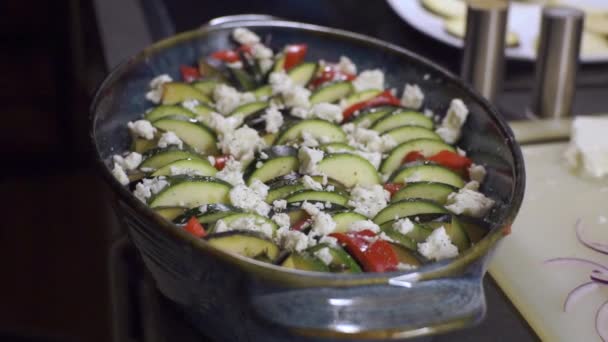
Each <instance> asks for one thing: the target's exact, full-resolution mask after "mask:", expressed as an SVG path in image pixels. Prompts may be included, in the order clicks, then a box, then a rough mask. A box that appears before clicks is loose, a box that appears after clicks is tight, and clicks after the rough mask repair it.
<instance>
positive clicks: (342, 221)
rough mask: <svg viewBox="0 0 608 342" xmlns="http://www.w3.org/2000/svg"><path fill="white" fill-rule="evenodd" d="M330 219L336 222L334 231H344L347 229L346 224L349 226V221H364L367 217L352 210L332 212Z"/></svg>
mask: <svg viewBox="0 0 608 342" xmlns="http://www.w3.org/2000/svg"><path fill="white" fill-rule="evenodd" d="M332 219H333V220H334V222H336V228H335V229H334V232H336V233H345V232H347V231H348V226H350V224H351V223H353V222H356V221H365V220H367V217H365V216H363V215H361V214H359V213H355V212H354V211H345V212H338V213H336V214H334V215H333V216H332Z"/></svg>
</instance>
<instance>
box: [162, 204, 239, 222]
mask: <svg viewBox="0 0 608 342" xmlns="http://www.w3.org/2000/svg"><path fill="white" fill-rule="evenodd" d="M242 212H243V210H242V209H240V208H237V207H235V206H233V205H230V204H222V203H212V204H207V205H206V206H205V210H204V211H201V207H194V208H192V209H189V210H188V211H186V212H185V213H184V214H183V215H181V216H179V217H176V218H175V219H174V220H173V222H175V223H177V224H185V223H186V222H188V220H189V219H190V218H191V217H192V216H196V218H197V219H198V221H199V222H200V223H202V224H209V223H214V222H215V221H217V220H219V219H221V218H224V217H226V216H228V215H232V214H236V213H242Z"/></svg>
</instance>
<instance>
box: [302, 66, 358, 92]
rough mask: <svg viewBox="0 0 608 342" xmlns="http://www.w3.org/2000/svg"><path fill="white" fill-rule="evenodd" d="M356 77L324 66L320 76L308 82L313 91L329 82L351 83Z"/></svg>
mask: <svg viewBox="0 0 608 342" xmlns="http://www.w3.org/2000/svg"><path fill="white" fill-rule="evenodd" d="M356 77H357V76H355V75H353V74H347V73H344V72H340V71H338V70H336V68H335V67H334V66H333V65H326V66H325V67H324V68H323V70H321V74H320V75H319V76H317V77H316V78H315V79H313V80H312V81H310V87H311V88H312V89H314V88H317V87H318V86H320V85H321V84H323V83H326V82H329V81H344V80H346V81H352V80H354V79H355V78H356Z"/></svg>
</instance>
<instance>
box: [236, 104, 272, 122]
mask: <svg viewBox="0 0 608 342" xmlns="http://www.w3.org/2000/svg"><path fill="white" fill-rule="evenodd" d="M266 108H268V102H267V101H256V102H250V103H246V104H244V105H241V106H239V107H237V108H236V109H235V110H233V111H232V113H230V114H229V115H230V116H240V117H241V118H243V119H245V118H246V117H248V116H250V115H253V114H256V113H259V112H261V111H263V110H264V109H266Z"/></svg>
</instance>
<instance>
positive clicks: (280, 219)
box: [272, 213, 291, 228]
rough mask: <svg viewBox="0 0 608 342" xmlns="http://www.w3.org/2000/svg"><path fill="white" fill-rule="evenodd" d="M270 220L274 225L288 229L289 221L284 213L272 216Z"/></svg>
mask: <svg viewBox="0 0 608 342" xmlns="http://www.w3.org/2000/svg"><path fill="white" fill-rule="evenodd" d="M272 220H273V221H274V223H276V224H277V225H278V226H279V227H281V228H282V227H287V228H289V226H290V225H291V223H290V220H289V215H287V214H285V213H280V214H274V215H272Z"/></svg>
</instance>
